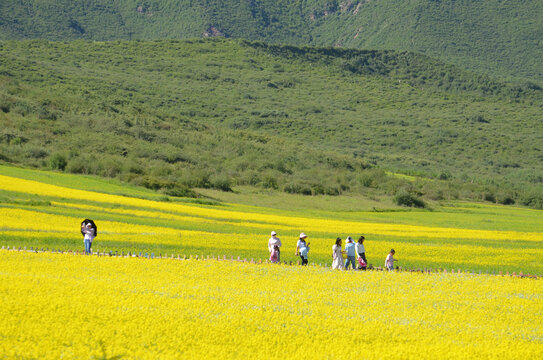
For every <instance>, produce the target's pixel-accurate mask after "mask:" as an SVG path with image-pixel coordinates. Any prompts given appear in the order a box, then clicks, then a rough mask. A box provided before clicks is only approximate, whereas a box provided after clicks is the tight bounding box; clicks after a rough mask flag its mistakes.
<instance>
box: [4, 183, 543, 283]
mask: <svg viewBox="0 0 543 360" xmlns="http://www.w3.org/2000/svg"><path fill="white" fill-rule="evenodd" d="M0 190H5V191H9V192H11V193H15V194H21V196H22V195H25V196H29V195H30V196H38V197H40V196H41V197H46V198H47V199H53V200H51V201H50V203H49V205H48V206H40V205H39V204H38V205H35V206H20V205H16V206H15V205H14V206H10V205H6V206H0V236H2V237H3V238H9V239H10V240H11V241H12V243H14V242H15V243H17V242H18V243H19V244H25V243H26V242H28V239H33V244H34V245H36V244H39V247H48V242H49V241H51V240H54V241H55V243H56V244H58V243H59V242H61V243H66V244H71V245H70V247H71V248H73V247H74V245H73V244H76V246H79V247H81V248H82V247H83V241H82V237H81V236H80V234H79V233H78V227H79V224H80V222H81V220H82V219H83V218H85V217H88V214H95V216H98V217H99V218H98V220H97V222H98V225H99V229H100V230H99V236H98V238H97V239H96V241H95V244H94V245H93V248H94V250H96V249H101V250H108V251H115V250H118V249H120V247H122V249H123V250H125V251H128V250H132V249H136V248H142V247H152V246H155V247H156V246H159V247H162V248H165V247H167V248H168V249H169V251H170V252H176V253H181V254H186V255H190V254H191V252H195V254H194V255H196V254H197V253H198V252H200V254H198V255H201V254H204V255H209V254H214V255H222V254H224V253H226V255H229V256H230V255H234V256H236V255H238V253H239V252H240V251H242V252H244V253H245V254H250V255H249V256H250V257H255V258H266V257H267V256H268V253H267V247H266V245H267V239H268V237H269V233H270V231H271V230H276V231H278V232H279V233H280V234H281V235H283V234H285V233H287V234H289V236H290V237H288V238H287V237H284V236H281V237H282V240H283V246H284V248H283V249H284V250H285V252H284V253H285V254H288V255H290V256H291V259H295V258H293V257H292V256H293V253H294V249H295V246H296V245H295V242H296V238H295V234H298V233H300V232H302V231H304V232H306V233H307V234H309V236H310V241H311V252H310V260H311V259H318V261H317V262H324V261H326V262H330V261H331V260H330V255H331V247H332V245H333V242H334V239H335V237H336V236H341V237H342V238H345V236H346V235H351V236H354V237H355V238H356V237H357V236H358V235H359V234H364V235H366V237H367V238H368V241H367V242H366V252H367V254H368V257H369V260H370V263H372V264H373V265H375V266H382V264H383V262H384V258H385V256H386V254H387V253H388V251H389V250H390V248H395V249H396V250H397V251H398V257H399V258H400V259H401V260H403V259H406V260H407V261H406V262H400V263H399V264H400V265H404V266H405V265H406V264H411V266H415V267H416V266H417V264H424V263H431V264H432V265H431V266H432V267H443V268H449V269H450V268H452V267H462V268H468V269H470V268H477V267H479V268H483V269H485V268H486V269H500V268H503V267H504V266H505V265H506V266H507V267H508V268H510V269H515V270H516V271H525V272H526V268H528V269H531V271H532V272H533V271H534V269H535V272H536V273H541V271H543V267H542V265H541V261H540V260H539V259H541V258H542V257H543V246H542V245H541V244H542V239H543V233H541V232H527V231H500V230H479V229H469V228H468V229H459V228H454V227H439V226H418V225H409V224H395V223H384V222H382V223H378V222H367V221H358V222H357V221H348V220H341V219H334V218H311V217H303V216H287V215H277V214H267V213H265V212H264V211H263V209H258V211H257V209H255V211H250V210H248V208H244V209H243V210H240V208H239V207H236V206H235V205H231V204H225V205H221V206H202V205H198V204H190V203H177V202H176V203H173V202H161V201H152V200H144V199H138V198H132V197H127V196H119V195H111V194H104V193H97V192H91V191H83V190H77V189H71V188H66V187H62V186H56V185H50V184H45V183H40V182H37V181H31V180H25V179H19V178H14V177H10V176H4V175H0ZM95 219H96V218H95ZM375 237H378V238H379V241H373V238H375ZM443 240H445V242H442V241H443ZM481 242H482V243H481ZM516 242H522V243H523V244H528V246H505V247H504V246H502V244H504V243H510V244H514V243H516ZM494 244H495V245H496V246H495V245H494ZM0 245H3V244H0ZM64 248H66V246H64ZM217 249H220V250H217ZM221 251H222V253H221ZM156 252H158V251H156ZM284 259H287V258H286V257H284Z"/></svg>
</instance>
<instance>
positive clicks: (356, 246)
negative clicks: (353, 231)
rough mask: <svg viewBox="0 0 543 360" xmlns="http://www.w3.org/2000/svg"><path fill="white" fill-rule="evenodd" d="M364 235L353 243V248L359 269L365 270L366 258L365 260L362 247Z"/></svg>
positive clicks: (364, 251)
mask: <svg viewBox="0 0 543 360" xmlns="http://www.w3.org/2000/svg"><path fill="white" fill-rule="evenodd" d="M365 239H366V238H365V237H364V236H360V237H359V238H358V242H357V243H356V244H354V249H355V252H356V260H357V261H358V265H359V269H361V270H362V269H363V270H366V266H367V264H368V260H366V249H365V248H364V240H365Z"/></svg>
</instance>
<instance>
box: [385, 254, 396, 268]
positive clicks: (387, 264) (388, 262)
mask: <svg viewBox="0 0 543 360" xmlns="http://www.w3.org/2000/svg"><path fill="white" fill-rule="evenodd" d="M395 253H396V252H395V251H394V249H390V253H389V254H388V255H387V258H386V260H385V267H386V268H387V270H388V271H394V261H398V260H397V259H394V254H395Z"/></svg>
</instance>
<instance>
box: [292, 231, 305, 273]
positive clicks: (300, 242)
mask: <svg viewBox="0 0 543 360" xmlns="http://www.w3.org/2000/svg"><path fill="white" fill-rule="evenodd" d="M305 239H307V235H306V234H304V233H301V234H300V238H299V239H298V242H297V243H296V253H295V254H294V255H295V256H298V255H299V256H300V257H302V255H301V254H300V249H301V248H303V247H306V246H307V243H306V242H305ZM303 263H304V259H303V258H302V265H303Z"/></svg>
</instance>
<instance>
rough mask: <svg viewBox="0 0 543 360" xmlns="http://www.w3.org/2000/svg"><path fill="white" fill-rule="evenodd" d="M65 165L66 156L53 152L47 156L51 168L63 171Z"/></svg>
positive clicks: (66, 162) (66, 163)
mask: <svg viewBox="0 0 543 360" xmlns="http://www.w3.org/2000/svg"><path fill="white" fill-rule="evenodd" d="M66 165H68V161H66V157H65V156H64V155H62V154H53V155H51V157H50V158H49V168H50V169H52V170H62V171H64V169H65V168H66Z"/></svg>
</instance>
